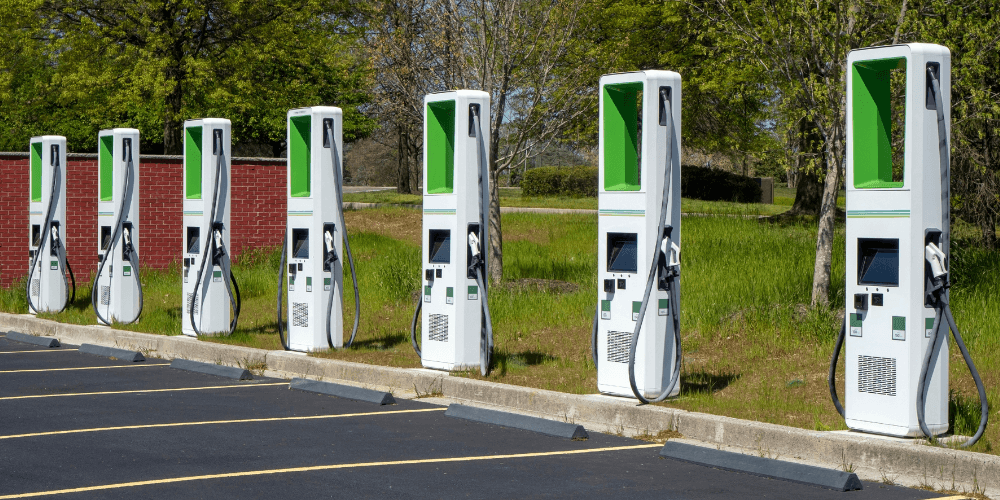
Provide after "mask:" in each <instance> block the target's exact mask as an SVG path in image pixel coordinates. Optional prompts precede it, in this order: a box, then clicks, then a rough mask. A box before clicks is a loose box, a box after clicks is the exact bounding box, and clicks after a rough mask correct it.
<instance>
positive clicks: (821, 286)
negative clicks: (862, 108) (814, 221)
mask: <svg viewBox="0 0 1000 500" xmlns="http://www.w3.org/2000/svg"><path fill="white" fill-rule="evenodd" d="M821 134H822V136H823V139H824V140H823V143H824V144H825V146H824V149H825V153H824V160H825V161H824V162H823V163H825V166H826V177H825V179H824V181H823V202H822V204H821V206H820V213H819V231H818V232H817V234H816V264H815V266H814V267H813V286H812V305H813V307H816V306H819V305H822V306H824V307H828V306H829V305H830V263H831V262H832V260H833V223H834V221H835V219H836V214H837V188H838V187H839V186H840V165H838V164H837V161H836V159H835V158H834V155H833V149H834V148H836V147H839V144H832V143H831V142H832V140H831V139H832V138H831V137H830V136H829V135H828V134H826V133H824V132H822V131H821Z"/></svg>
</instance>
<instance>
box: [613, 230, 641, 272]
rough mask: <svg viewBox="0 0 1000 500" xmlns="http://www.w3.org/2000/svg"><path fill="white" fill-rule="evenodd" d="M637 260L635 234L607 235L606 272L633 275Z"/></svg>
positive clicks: (635, 270)
mask: <svg viewBox="0 0 1000 500" xmlns="http://www.w3.org/2000/svg"><path fill="white" fill-rule="evenodd" d="M638 259H639V252H638V248H637V247H636V235H635V233H608V272H613V273H635V272H637V271H638V269H639V265H638Z"/></svg>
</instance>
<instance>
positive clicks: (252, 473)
mask: <svg viewBox="0 0 1000 500" xmlns="http://www.w3.org/2000/svg"><path fill="white" fill-rule="evenodd" d="M662 447H663V445H662V444H656V443H653V444H637V445H631V446H609V447H606V448H590V449H583V450H564V451H542V452H535V453H514V454H508V455H480V456H472V457H448V458H424V459H417V460H397V461H393V462H363V463H353V464H334V465H313V466H309V467H289V468H286V469H264V470H253V471H245V472H227V473H222V474H205V475H203V476H186V477H171V478H167V479H150V480H147V481H133V482H129V483H115V484H102V485H98V486H85V487H82V488H67V489H64V490H51V491H36V492H32V493H16V494H13V495H4V496H0V500H7V499H12V498H32V497H42V496H46V495H64V494H67V493H86V492H88V491H104V490H113V489H119V488H134V487H136V486H151V485H156V484H170V483H183V482H188V481H204V480H207V479H228V478H234V477H247V476H263V475H269V474H287V473H291V472H314V471H322V470H334V469H355V468H361V467H382V466H389V465H418V464H437V463H448V462H475V461H480V460H504V459H511V458H534V457H551V456H556V455H583V454H589V453H602V452H609V451H625V450H640V449H644V448H662Z"/></svg>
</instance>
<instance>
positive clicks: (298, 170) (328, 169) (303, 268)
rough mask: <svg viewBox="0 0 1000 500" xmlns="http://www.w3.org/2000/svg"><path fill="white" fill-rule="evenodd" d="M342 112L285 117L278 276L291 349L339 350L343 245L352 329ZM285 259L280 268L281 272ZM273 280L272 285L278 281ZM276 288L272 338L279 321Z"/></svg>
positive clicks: (314, 110) (304, 111) (306, 111)
mask: <svg viewBox="0 0 1000 500" xmlns="http://www.w3.org/2000/svg"><path fill="white" fill-rule="evenodd" d="M343 116H344V115H343V112H342V111H341V109H340V108H336V107H327V106H316V107H311V108H301V109H293V110H290V111H289V112H288V177H287V178H286V179H287V195H288V205H287V221H286V223H287V226H286V227H287V229H286V231H285V241H284V248H283V250H282V261H281V262H282V263H281V269H280V270H279V273H281V274H283V275H285V276H286V277H287V280H288V281H287V290H288V306H289V313H290V314H289V316H290V318H289V321H288V341H287V343H285V340H284V339H281V340H282V344H283V345H284V347H285V348H286V349H289V350H293V351H305V352H308V351H316V350H322V349H326V348H331V349H333V348H340V347H344V346H345V343H344V326H343V316H344V313H343V290H344V265H343V260H342V258H341V256H342V255H344V254H343V250H344V247H345V244H346V249H347V260H348V263H349V265H350V269H351V277H352V279H353V281H354V304H355V314H354V329H353V331H352V333H351V337H350V339H349V340H348V342H347V343H346V346H348V347H349V346H350V345H351V344H352V343H353V342H354V337H355V335H356V334H357V331H358V321H359V317H360V300H359V299H360V297H359V295H358V282H357V277H356V276H355V273H354V260H353V257H352V256H351V246H350V242H349V241H348V240H347V232H346V227H345V224H344V212H343V205H342V198H343V181H342V179H343V155H342V153H341V151H343V147H342V146H343V142H342V135H343V125H344V120H343ZM285 262H287V263H288V266H287V270H286V268H285ZM279 281H280V280H279ZM281 307H282V301H281V287H280V286H279V289H278V333H279V335H280V333H281V327H282V323H283V322H284V321H285V318H284V317H283V316H284V315H283V314H282V313H281Z"/></svg>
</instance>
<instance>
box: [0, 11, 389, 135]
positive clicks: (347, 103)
mask: <svg viewBox="0 0 1000 500" xmlns="http://www.w3.org/2000/svg"><path fill="white" fill-rule="evenodd" d="M14 8H16V7H11V6H7V5H5V6H3V7H2V9H3V10H5V11H7V12H11V11H10V9H14ZM13 15H16V14H13ZM20 17H21V19H22V21H21V26H16V27H15V26H11V27H8V26H7V25H6V24H5V25H4V26H3V29H4V32H5V33H6V32H9V31H17V32H19V33H21V35H22V36H24V37H27V38H28V39H29V41H30V42H31V43H28V44H26V45H25V47H24V50H25V51H26V52H27V51H30V53H27V54H26V56H27V57H28V58H30V59H31V61H30V62H27V63H25V64H28V65H33V67H34V68H37V71H33V72H26V73H24V74H23V75H22V77H23V78H24V79H25V80H26V81H25V82H21V83H20V84H19V85H12V84H7V85H5V88H6V92H5V93H4V94H2V95H3V96H4V100H5V102H4V104H5V105H4V108H5V109H8V108H9V107H8V106H7V105H6V103H7V102H11V103H14V104H15V106H13V108H14V109H17V110H18V111H17V113H18V114H19V115H20V116H14V117H13V118H12V117H11V115H10V114H7V113H5V115H6V116H5V118H6V119H5V120H4V121H6V122H8V123H10V124H11V125H9V126H10V127H11V129H12V130H11V132H12V133H11V134H8V135H7V139H6V140H8V141H14V142H16V144H17V145H18V146H19V147H16V149H23V144H26V143H27V137H28V136H30V134H31V133H33V132H29V129H30V128H23V127H17V126H16V125H17V124H19V123H31V122H32V121H34V119H37V118H41V121H40V122H41V123H44V126H45V128H46V130H47V132H46V133H62V134H63V135H67V137H68V138H69V139H70V147H71V148H72V149H74V150H91V149H93V148H94V147H95V146H94V144H95V143H96V141H95V140H94V137H96V132H97V130H99V129H101V128H108V127H114V126H132V127H136V128H138V129H139V130H140V131H141V132H142V134H143V143H144V147H145V148H146V149H145V150H146V151H156V150H162V151H164V152H166V153H168V154H179V153H180V151H181V143H180V133H181V128H182V124H183V121H184V120H185V119H190V118H198V117H203V116H219V117H223V118H229V119H231V120H233V129H234V130H233V134H234V142H235V143H236V144H237V145H241V144H243V145H245V144H258V145H261V146H263V147H265V148H269V149H270V151H268V152H269V153H272V152H280V149H281V143H282V142H283V140H284V136H285V113H286V111H287V110H288V109H289V108H294V107H302V106H309V105H317V104H330V105H337V106H341V107H342V108H344V109H345V122H346V123H345V127H344V130H345V136H346V138H347V139H348V140H350V139H352V138H354V137H358V136H364V135H366V134H367V133H369V132H370V131H371V129H372V128H373V122H372V121H371V120H370V119H368V118H366V117H364V116H362V115H361V114H360V113H358V112H357V108H358V106H360V105H363V104H364V103H366V102H367V101H368V99H369V97H368V94H367V88H368V85H369V80H370V78H371V72H370V71H369V69H368V66H367V64H366V62H365V61H364V59H363V58H361V57H359V56H358V55H357V50H356V48H357V44H356V41H357V38H358V37H357V36H356V35H354V34H353V33H355V32H356V31H357V30H356V29H355V27H354V25H353V24H352V21H353V19H352V15H351V11H350V10H349V5H347V4H344V5H339V4H336V3H328V2H322V1H320V0H260V1H258V0H208V1H204V0H143V1H140V2H135V1H125V0H102V1H100V2H94V1H91V0H45V1H43V2H39V3H38V4H37V5H35V6H34V8H32V9H24V10H22V11H21V16H20ZM5 18H6V14H5ZM37 95H41V96H44V98H43V99H41V100H40V101H39V102H37V103H29V104H28V105H26V106H17V105H16V103H24V102H26V101H30V100H32V98H33V96H37ZM60 117H65V120H63V119H60Z"/></svg>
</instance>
